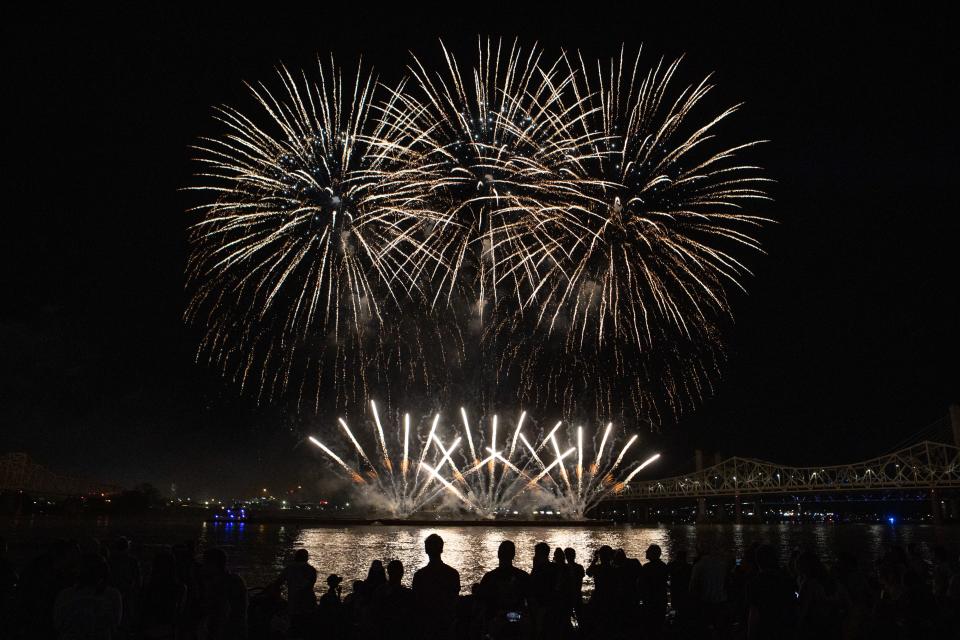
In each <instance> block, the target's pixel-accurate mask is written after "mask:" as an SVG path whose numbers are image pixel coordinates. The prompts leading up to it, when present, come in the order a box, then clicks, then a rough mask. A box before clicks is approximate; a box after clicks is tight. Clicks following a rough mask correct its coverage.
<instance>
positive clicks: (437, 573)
mask: <svg viewBox="0 0 960 640" xmlns="http://www.w3.org/2000/svg"><path fill="white" fill-rule="evenodd" d="M424 547H425V551H426V555H427V561H426V564H424V565H423V566H422V567H421V568H419V569H418V570H417V571H416V572H415V573H414V574H413V577H412V579H410V580H409V581H408V584H405V580H404V576H405V568H404V566H403V564H402V563H401V562H400V561H399V560H390V561H389V562H388V563H387V564H386V566H384V565H383V563H382V561H381V560H373V562H372V563H371V564H370V569H369V571H368V573H367V575H366V578H365V579H363V580H356V581H354V582H353V583H352V584H351V585H350V591H349V593H346V594H344V593H343V584H342V583H343V579H342V578H341V577H340V576H338V575H335V574H334V575H330V576H328V577H327V579H326V588H325V589H324V590H323V593H322V595H320V597H319V598H317V595H316V591H317V589H316V583H317V579H318V574H317V569H316V568H314V567H313V566H312V565H311V564H310V557H309V555H308V553H307V551H306V550H303V549H299V550H297V551H295V552H294V554H293V557H292V559H291V562H290V563H289V564H288V565H287V566H286V567H285V568H284V569H283V571H282V572H281V573H280V575H279V576H277V578H276V580H275V581H273V582H272V583H271V584H269V585H266V586H262V587H258V588H254V589H248V588H247V585H246V584H245V583H244V581H243V579H242V578H240V577H239V576H238V575H236V574H235V573H232V572H231V571H230V569H229V565H228V559H227V556H226V554H225V553H224V551H223V550H222V549H218V548H211V549H207V550H205V551H204V552H203V554H202V555H201V556H200V557H199V558H198V557H197V555H196V553H195V550H194V548H193V547H192V545H191V544H189V543H184V544H178V545H174V546H173V547H170V548H165V549H161V550H160V551H158V552H157V553H155V554H154V556H153V558H152V562H151V564H150V568H149V571H146V572H143V573H146V574H147V577H146V578H145V577H144V575H143V573H142V566H141V562H140V560H139V559H138V558H136V557H135V556H134V554H133V553H131V549H130V543H129V541H128V540H126V539H124V538H120V539H118V540H116V541H114V542H113V543H112V544H111V545H109V546H107V545H102V544H100V543H99V542H98V541H96V540H92V539H87V540H85V541H83V542H80V543H78V542H75V541H59V542H56V543H55V544H53V545H52V546H50V547H49V548H48V549H46V550H45V551H44V552H43V553H41V554H40V555H39V556H38V557H36V558H34V559H33V560H31V561H30V562H29V563H27V564H26V565H25V566H23V567H22V568H19V569H18V568H17V567H15V566H14V565H13V564H12V563H11V562H10V560H9V559H8V557H7V553H6V545H5V543H4V542H3V540H2V539H0V638H30V639H32V638H37V639H42V640H45V639H54V638H56V639H60V640H80V639H84V640H86V639H91V640H92V639H97V640H101V639H102V640H112V639H119V640H135V639H144V640H161V639H168V640H226V639H232V638H240V639H243V638H251V639H254V638H269V639H272V638H277V639H280V638H303V639H307V638H310V639H312V638H317V639H320V638H336V639H341V638H342V639H346V640H388V639H389V640H413V639H417V640H420V639H424V640H446V639H455V638H456V639H460V638H463V639H465V640H485V639H488V638H489V639H507V638H518V639H529V640H534V639H536V640H539V639H541V638H551V639H555V640H564V639H568V638H569V639H585V640H590V639H594V638H596V639H601V638H602V639H608V638H611V639H619V638H649V639H658V638H678V639H680V638H715V639H728V638H729V639H731V640H734V639H740V638H743V639H746V640H761V639H767V638H776V639H777V640H792V639H806V638H817V639H818V640H819V639H832V638H837V639H856V638H869V639H871V640H873V639H879V640H884V639H886V638H891V639H902V638H907V639H912V638H917V639H919V638H960V563H958V557H957V555H956V553H949V552H947V550H946V549H945V548H943V547H936V548H934V549H933V550H932V555H931V556H930V557H927V556H926V554H924V552H923V549H922V548H921V547H920V546H919V545H916V544H911V545H909V546H908V547H907V548H906V549H904V548H902V547H899V546H890V547H888V548H886V549H885V550H884V552H883V553H882V554H881V556H880V557H879V558H877V559H876V562H875V563H874V564H873V566H867V567H865V566H860V565H859V564H858V563H857V560H856V558H855V556H854V555H852V554H849V553H841V554H840V555H839V558H838V560H837V561H836V562H835V563H833V564H832V566H830V567H828V566H826V565H825V564H824V563H823V562H822V561H821V559H820V558H819V557H818V556H817V555H816V553H814V552H813V551H811V550H797V551H795V552H794V553H793V554H792V555H791V557H790V559H789V561H788V562H787V563H786V565H782V564H781V563H780V562H779V558H778V555H777V553H776V550H775V549H774V548H773V547H771V546H770V545H767V544H752V545H750V546H749V547H748V548H747V549H746V551H745V552H744V553H743V554H742V557H741V558H739V559H735V558H734V557H733V555H732V554H730V553H728V552H726V551H725V550H722V549H717V548H711V547H704V548H700V549H698V552H697V557H696V558H695V560H694V562H693V563H692V564H691V563H689V562H688V561H687V556H686V553H685V551H684V550H683V549H679V550H677V551H676V552H675V554H674V557H672V558H671V559H670V562H669V563H665V562H664V561H663V559H662V552H661V549H660V547H658V546H657V545H650V547H649V548H648V549H647V551H646V553H645V556H646V558H645V560H646V562H641V561H640V560H639V559H637V558H630V557H628V556H627V554H626V553H625V552H624V551H623V550H622V549H617V550H614V549H612V548H611V547H609V546H606V545H604V546H601V547H600V548H599V549H597V550H595V551H594V552H593V555H592V556H591V557H590V560H589V562H588V563H587V566H586V567H584V566H583V565H581V564H579V563H578V562H577V553H576V551H575V550H574V549H571V548H567V549H560V548H556V549H554V550H553V551H552V552H551V549H550V546H549V545H548V544H547V543H545V542H540V543H538V544H536V545H535V546H534V548H533V556H532V559H531V560H530V562H529V567H530V570H529V571H527V570H525V569H524V568H521V567H520V566H516V565H517V564H522V565H526V564H527V563H524V562H519V563H518V562H517V558H516V548H515V546H514V543H513V542H511V541H509V540H506V541H504V542H502V543H501V544H500V547H499V549H498V551H497V559H498V566H497V568H495V569H493V570H492V571H489V572H487V573H486V574H485V575H484V576H483V578H482V580H481V581H480V582H479V583H477V584H473V585H471V586H470V588H469V590H468V591H469V594H466V595H462V594H461V593H460V591H461V585H460V574H459V573H458V572H457V570H456V569H454V568H452V567H450V566H449V565H447V564H445V563H444V562H443V560H442V555H443V540H442V539H441V538H440V536H438V535H436V534H433V535H430V536H428V537H427V539H426V541H425V544H424ZM585 577H589V578H591V579H592V581H593V591H592V593H590V594H589V597H585V596H584V589H583V584H584V579H585Z"/></svg>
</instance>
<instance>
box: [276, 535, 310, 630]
mask: <svg viewBox="0 0 960 640" xmlns="http://www.w3.org/2000/svg"><path fill="white" fill-rule="evenodd" d="M316 583H317V570H316V569H314V568H313V566H311V565H310V554H309V553H308V552H307V550H306V549H297V550H296V551H294V552H293V562H291V563H290V564H288V565H287V566H286V567H284V568H283V571H282V572H280V576H279V577H278V578H277V580H276V582H275V583H274V584H275V585H276V586H280V585H284V586H286V587H287V613H288V614H289V616H290V630H289V635H290V637H292V638H303V637H306V636H307V635H309V634H310V633H311V626H312V624H311V623H312V620H313V616H314V614H315V613H316V609H317V597H316V595H314V593H313V587H314V585H315V584H316Z"/></svg>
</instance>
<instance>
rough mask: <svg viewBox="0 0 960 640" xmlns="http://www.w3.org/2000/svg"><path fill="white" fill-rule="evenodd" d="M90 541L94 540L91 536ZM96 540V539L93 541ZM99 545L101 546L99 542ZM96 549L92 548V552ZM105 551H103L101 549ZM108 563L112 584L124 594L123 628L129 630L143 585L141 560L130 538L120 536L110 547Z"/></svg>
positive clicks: (135, 613)
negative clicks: (132, 551)
mask: <svg viewBox="0 0 960 640" xmlns="http://www.w3.org/2000/svg"><path fill="white" fill-rule="evenodd" d="M90 541H93V539H92V538H91V539H90ZM93 542H95V541H93ZM97 546H100V545H99V543H98V544H97ZM93 551H94V549H93V548H91V550H90V552H93ZM100 552H101V553H103V551H102V550H101V551H100ZM107 564H108V565H109V567H110V584H111V585H112V586H114V587H116V588H117V589H118V590H119V591H120V595H121V596H123V621H122V622H121V623H120V626H121V628H123V629H124V630H125V631H129V629H130V626H131V623H132V620H134V619H135V618H136V617H137V613H138V612H137V608H138V606H139V598H140V588H141V587H142V586H143V583H142V577H141V575H140V561H139V560H137V559H136V558H135V557H134V556H133V554H132V553H131V552H130V540H129V539H127V538H125V537H124V536H120V537H119V538H117V539H116V540H114V542H113V545H112V546H111V548H110V551H109V554H108V558H107Z"/></svg>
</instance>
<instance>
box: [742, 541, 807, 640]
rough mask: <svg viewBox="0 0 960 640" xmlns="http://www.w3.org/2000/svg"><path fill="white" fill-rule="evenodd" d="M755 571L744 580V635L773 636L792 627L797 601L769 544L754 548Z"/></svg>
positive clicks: (767, 639)
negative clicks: (745, 581)
mask: <svg viewBox="0 0 960 640" xmlns="http://www.w3.org/2000/svg"><path fill="white" fill-rule="evenodd" d="M754 558H755V561H756V566H757V573H756V575H754V576H753V577H752V578H750V579H749V581H748V582H747V584H746V591H745V596H746V597H745V600H746V605H747V639H748V640H776V639H779V638H783V636H784V634H785V633H786V632H787V631H788V630H789V629H792V628H793V609H794V606H795V602H796V596H795V595H794V585H793V581H792V580H791V579H790V576H789V575H787V573H786V572H785V571H783V570H781V569H780V565H779V564H778V563H777V553H776V551H775V550H774V548H773V547H771V546H770V545H768V544H762V545H760V546H759V547H757V548H756V550H755V553H754Z"/></svg>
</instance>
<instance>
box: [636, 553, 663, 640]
mask: <svg viewBox="0 0 960 640" xmlns="http://www.w3.org/2000/svg"><path fill="white" fill-rule="evenodd" d="M661 554H662V551H661V549H660V546H659V545H656V544H652V545H650V546H649V547H647V552H646V558H647V564H645V565H643V567H642V568H641V570H640V584H641V585H642V591H643V621H644V625H645V627H646V629H647V633H648V635H649V637H651V638H659V637H660V635H661V634H662V632H663V621H664V618H666V615H667V578H668V576H669V570H668V569H667V565H666V564H664V562H663V560H661V559H660V556H661Z"/></svg>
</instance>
